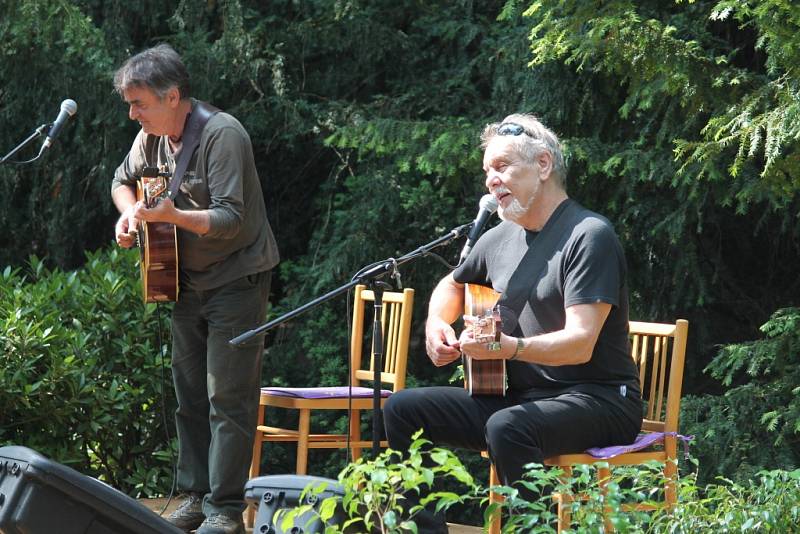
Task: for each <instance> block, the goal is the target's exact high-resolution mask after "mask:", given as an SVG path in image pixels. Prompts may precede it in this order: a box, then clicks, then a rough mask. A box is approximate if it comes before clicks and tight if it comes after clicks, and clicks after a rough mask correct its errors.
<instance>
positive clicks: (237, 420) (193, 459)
mask: <svg viewBox="0 0 800 534" xmlns="http://www.w3.org/2000/svg"><path fill="white" fill-rule="evenodd" d="M114 86H115V89H116V90H117V92H118V93H119V94H120V95H121V96H122V98H123V100H124V101H125V102H126V103H127V104H128V108H129V112H128V114H129V117H130V118H131V120H135V121H137V122H138V123H139V124H140V125H141V130H140V131H139V133H138V134H137V135H136V138H135V139H134V141H133V146H132V147H131V149H130V151H129V152H128V154H127V156H125V159H124V160H123V162H122V164H121V165H120V166H119V167H118V168H117V170H116V172H115V173H114V180H113V183H112V188H111V194H112V198H113V200H114V204H115V205H116V207H117V209H119V211H120V213H121V215H120V217H119V220H118V221H117V223H116V228H115V234H116V240H117V243H118V244H119V245H120V246H122V247H125V248H127V247H131V246H133V245H134V244H135V242H136V229H137V227H138V224H139V222H140V221H145V222H148V223H157V222H163V223H172V224H174V225H175V227H176V228H177V240H178V241H177V247H178V257H179V266H180V269H179V277H178V278H179V286H180V292H179V296H178V300H177V302H176V303H175V307H174V308H173V312H172V374H173V382H174V385H175V395H176V398H177V401H178V408H177V410H176V412H175V418H176V426H177V436H178V466H177V485H178V489H179V490H181V491H182V492H184V493H185V494H186V498H185V500H184V501H183V503H182V504H181V505H180V507H179V508H178V509H177V510H176V511H175V512H173V514H172V515H170V516H169V517H168V520H169V521H170V522H172V523H173V524H175V525H176V526H178V527H180V528H182V529H184V530H185V531H186V532H189V531H191V530H194V529H198V530H197V533H198V534H240V533H244V526H243V522H242V512H243V510H244V500H243V496H244V495H243V494H244V484H245V482H246V481H247V475H248V466H249V464H250V458H251V453H252V445H253V436H254V432H255V427H256V418H257V410H258V396H259V387H260V377H261V355H262V352H263V348H264V347H263V339H262V338H257V339H255V341H253V342H251V343H249V344H247V345H246V346H243V347H232V346H231V345H229V343H228V341H229V340H230V339H231V338H233V337H235V336H237V335H239V334H240V333H242V332H244V331H247V330H251V329H253V328H255V327H257V326H258V325H259V324H261V323H262V322H263V321H264V319H265V316H266V306H267V298H268V296H269V288H270V276H271V270H272V268H274V267H275V265H276V264H277V263H278V249H277V246H276V244H275V238H274V237H273V234H272V230H271V229H270V226H269V223H268V222H267V214H266V208H265V205H264V197H263V194H262V191H261V183H260V180H259V177H258V173H257V172H256V166H255V161H254V158H253V148H252V145H251V143H250V137H249V136H248V134H247V132H246V131H245V129H244V128H243V127H242V125H241V124H240V123H239V121H237V120H236V119H235V118H234V117H232V116H231V115H229V114H227V113H223V112H215V110H214V109H213V108H210V107H208V106H207V105H205V104H203V103H201V102H199V101H197V100H195V99H193V98H190V96H189V75H188V72H187V70H186V67H185V66H184V64H183V62H182V61H181V58H180V56H179V55H178V54H177V53H176V52H175V50H173V49H172V48H171V47H169V46H168V45H164V44H162V45H158V46H156V47H154V48H150V49H148V50H145V51H144V52H141V53H139V54H137V55H135V56H133V57H132V58H130V59H129V60H128V61H126V62H125V64H124V65H122V67H121V68H120V69H119V70H118V71H117V72H116V75H115V77H114ZM201 114H205V115H204V116H205V117H206V119H205V121H204V122H195V123H192V120H191V116H192V115H195V121H197V117H199V116H201ZM190 124H199V125H200V126H197V127H194V126H191V127H190V126H189V125H190ZM189 132H193V133H192V134H190V133H189ZM198 136H199V138H198ZM191 137H194V138H195V139H196V140H197V141H196V142H192V141H186V140H187V139H188V138H191ZM184 141H186V144H185V145H184ZM181 163H183V165H181ZM181 166H182V167H183V168H184V169H185V170H184V171H183V172H182V174H181V176H180V179H179V180H178V181H177V182H176V185H178V186H179V190H178V192H177V195H176V196H174V197H169V198H164V199H163V200H161V201H160V202H159V203H158V204H157V205H155V206H153V207H147V206H146V205H145V204H144V203H142V202H141V201H139V202H137V197H136V181H137V179H139V178H140V177H141V176H142V173H143V171H144V169H145V168H147V167H149V168H155V169H157V170H158V171H159V172H162V173H165V174H168V175H172V174H174V173H175V172H176V167H181ZM176 178H177V177H176Z"/></svg>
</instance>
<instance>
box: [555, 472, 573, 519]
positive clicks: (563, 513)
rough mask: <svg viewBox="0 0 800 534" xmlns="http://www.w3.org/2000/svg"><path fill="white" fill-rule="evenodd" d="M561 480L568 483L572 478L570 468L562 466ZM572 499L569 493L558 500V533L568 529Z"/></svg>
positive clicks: (563, 494)
mask: <svg viewBox="0 0 800 534" xmlns="http://www.w3.org/2000/svg"><path fill="white" fill-rule="evenodd" d="M563 470H564V475H563V478H564V479H565V481H569V479H570V478H571V477H572V467H571V466H564V467H563ZM573 499H574V497H573V496H572V494H571V493H561V494H560V495H559V498H558V511H557V513H558V532H559V534H560V533H561V532H564V531H566V530H569V529H570V526H571V525H570V523H572V501H573Z"/></svg>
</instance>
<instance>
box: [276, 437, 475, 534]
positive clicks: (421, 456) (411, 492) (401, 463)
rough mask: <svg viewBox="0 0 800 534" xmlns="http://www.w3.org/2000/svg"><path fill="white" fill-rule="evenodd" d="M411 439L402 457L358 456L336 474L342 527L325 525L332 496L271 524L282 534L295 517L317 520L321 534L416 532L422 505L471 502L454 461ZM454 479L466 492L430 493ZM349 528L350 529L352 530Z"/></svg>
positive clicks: (465, 476) (471, 486)
mask: <svg viewBox="0 0 800 534" xmlns="http://www.w3.org/2000/svg"><path fill="white" fill-rule="evenodd" d="M420 434H421V431H420V432H417V434H416V435H415V436H414V438H415V439H414V442H413V443H412V444H411V445H410V447H409V450H408V454H407V455H403V454H402V453H400V452H398V451H395V450H392V449H389V450H387V451H384V452H383V453H381V454H380V455H378V457H377V458H375V459H374V460H370V461H365V460H364V459H363V458H359V459H358V460H357V461H356V462H354V463H351V464H350V465H348V466H347V467H345V468H344V470H342V472H341V473H340V474H339V482H340V483H341V485H342V487H343V488H344V492H345V494H344V497H343V498H342V506H343V508H344V511H345V514H346V515H347V516H348V517H349V519H348V520H347V521H345V523H344V524H343V525H333V524H330V522H331V519H332V518H333V517H334V513H335V510H336V507H337V498H336V497H329V498H327V499H325V500H324V501H323V502H322V504H321V506H320V507H319V512H317V511H315V509H314V507H313V505H312V504H307V505H303V506H299V507H297V508H295V509H293V510H289V511H288V512H286V513H285V515H284V514H283V513H281V512H279V513H278V515H277V517H276V523H277V524H279V525H280V526H281V528H282V530H283V531H285V532H288V531H289V530H290V529H291V525H293V524H294V523H295V521H297V520H298V518H300V517H303V516H305V517H310V518H312V519H313V518H314V517H315V516H316V517H319V519H321V520H322V522H323V523H325V524H326V525H327V526H326V529H325V534H341V533H343V532H381V533H385V534H389V533H392V534H394V533H401V532H417V525H416V523H415V521H414V518H415V516H416V515H417V514H418V513H419V512H420V511H421V510H422V509H423V507H426V508H428V509H432V510H435V511H437V512H439V511H444V510H447V509H448V508H450V507H451V506H453V505H454V504H456V503H461V504H464V503H470V502H471V503H477V501H478V497H477V495H478V491H479V488H478V487H477V486H476V485H475V483H474V482H473V479H472V476H471V475H470V474H469V473H468V472H467V470H466V469H465V468H464V465H463V464H462V463H461V461H460V460H459V459H458V457H457V456H456V455H455V454H453V453H452V452H450V451H449V450H447V449H443V448H438V447H437V448H432V449H431V448H430V447H429V445H430V442H429V441H427V440H424V439H421V438H419V435H420ZM447 478H450V479H454V480H456V481H458V483H459V485H460V486H461V488H462V489H465V490H466V491H465V492H463V493H462V494H460V495H459V494H458V493H455V492H451V491H434V490H433V488H434V485H436V486H438V485H440V483H441V482H442V481H444V480H445V479H447ZM322 490H324V487H318V488H311V487H307V488H306V489H305V490H304V492H303V493H304V494H303V496H301V498H300V502H308V499H306V498H305V495H306V494H308V493H309V492H316V493H319V492H321V491H322ZM353 529H355V530H353Z"/></svg>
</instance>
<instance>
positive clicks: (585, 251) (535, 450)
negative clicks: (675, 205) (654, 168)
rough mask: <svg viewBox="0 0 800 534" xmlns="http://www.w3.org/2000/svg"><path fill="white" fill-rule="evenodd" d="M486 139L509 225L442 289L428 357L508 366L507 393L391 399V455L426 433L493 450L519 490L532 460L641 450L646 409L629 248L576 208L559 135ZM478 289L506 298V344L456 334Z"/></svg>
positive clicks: (523, 132) (509, 120)
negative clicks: (598, 450) (626, 447)
mask: <svg viewBox="0 0 800 534" xmlns="http://www.w3.org/2000/svg"><path fill="white" fill-rule="evenodd" d="M481 141H482V147H483V148H484V150H485V151H484V157H483V170H484V172H485V173H486V187H487V189H488V190H489V193H491V194H492V195H494V196H495V197H496V198H497V201H498V204H499V208H498V212H499V215H500V218H501V219H502V220H503V221H502V222H501V223H500V224H499V225H497V226H496V227H494V228H492V229H490V230H488V231H487V232H486V233H485V234H484V235H483V236H481V238H480V239H479V240H478V241H477V243H476V244H475V247H474V248H473V250H472V251H471V253H470V254H469V255H468V256H467V258H466V260H465V261H464V263H463V264H461V265H460V266H459V267H458V268H456V270H455V271H453V272H452V273H451V274H448V275H447V276H445V277H444V278H443V279H442V280H441V281H440V282H439V284H438V285H437V286H436V288H435V289H434V291H433V294H432V295H431V299H430V303H429V308H428V319H427V322H426V329H425V330H426V349H427V353H428V356H429V357H430V359H431V361H432V362H433V364H434V365H436V366H443V365H447V364H449V363H452V362H454V361H456V360H459V358H460V356H461V353H462V352H463V353H464V354H466V355H468V356H470V357H472V358H474V359H502V360H505V361H506V369H507V377H508V390H507V392H506V394H505V396H502V395H496V396H484V395H470V393H469V392H468V391H467V390H466V389H464V388H461V387H447V386H442V387H428V388H417V389H406V390H403V391H400V392H398V393H395V394H394V395H392V396H391V397H390V398H389V400H388V402H387V404H386V407H385V409H384V420H385V426H386V434H387V438H388V440H389V445H390V447H391V448H393V449H397V450H407V448H408V446H409V444H410V443H411V436H412V435H413V434H414V433H415V432H416V431H417V430H419V429H420V428H421V429H423V437H424V438H427V439H428V440H430V441H432V442H433V444H434V445H441V446H452V447H462V448H467V449H472V450H488V452H489V456H490V458H491V460H492V462H493V463H494V465H495V467H496V469H497V473H498V475H499V477H500V480H501V482H502V483H503V484H504V485H514V484H516V483H517V482H518V481H519V480H521V479H522V478H523V474H524V472H525V470H524V466H525V465H526V464H528V463H531V462H537V463H542V462H543V460H544V459H545V458H547V457H549V456H553V455H557V454H566V453H577V452H582V451H584V450H586V449H587V448H590V447H602V446H607V445H615V444H625V443H631V442H633V441H634V439H635V438H636V436H637V434H638V432H639V430H640V427H641V422H642V403H641V397H640V392H639V380H638V374H637V370H636V367H635V365H634V363H633V360H632V358H631V356H630V351H629V346H628V289H627V284H626V265H625V257H624V254H623V251H622V247H621V245H620V242H619V239H618V238H617V235H616V233H615V232H614V229H613V227H612V225H611V224H610V223H609V221H608V220H607V219H605V218H604V217H602V216H601V215H598V214H596V213H593V212H591V211H589V210H588V209H586V208H584V207H582V206H581V205H580V204H578V203H577V202H576V201H574V200H572V199H570V198H569V197H568V195H567V192H566V187H565V180H566V169H565V166H564V157H563V155H562V150H561V145H560V143H559V141H558V137H557V136H556V135H555V134H554V133H553V132H552V131H550V130H549V129H548V128H546V127H545V126H544V125H542V124H541V123H540V122H539V121H538V120H537V119H536V118H535V117H533V116H531V115H527V114H515V115H510V116H508V117H506V118H505V119H504V120H503V121H502V122H500V123H494V124H490V125H488V126H486V128H485V129H484V131H483V134H482V136H481ZM467 283H469V284H478V285H483V286H488V287H491V288H492V289H494V290H495V291H497V292H499V293H500V294H501V296H500V299H499V301H498V304H499V307H500V309H501V316H502V318H503V321H502V334H501V335H500V338H499V343H493V342H490V343H483V342H478V341H476V340H475V339H474V337H473V333H472V329H470V328H465V329H464V331H463V332H462V333H461V335H460V336H457V335H456V332H455V330H454V329H453V327H452V326H451V324H452V323H454V322H455V321H456V320H457V319H458V318H459V317H461V315H462V313H463V310H464V291H465V284H467ZM464 321H465V324H466V325H470V324H471V323H472V322H473V321H474V319H473V318H471V317H465V318H464ZM518 487H519V489H520V490H521V494H522V495H523V496H524V497H526V498H529V499H532V498H535V497H536V496H535V495H533V494H531V492H530V491H528V490H526V489H525V488H524V487H522V486H521V485H519V486H518ZM420 523H421V525H420V526H421V527H422V528H421V530H420V531H421V532H426V533H439V532H447V527H446V524H445V523H444V521H443V519H441V518H432V517H430V516H428V515H421V516H420Z"/></svg>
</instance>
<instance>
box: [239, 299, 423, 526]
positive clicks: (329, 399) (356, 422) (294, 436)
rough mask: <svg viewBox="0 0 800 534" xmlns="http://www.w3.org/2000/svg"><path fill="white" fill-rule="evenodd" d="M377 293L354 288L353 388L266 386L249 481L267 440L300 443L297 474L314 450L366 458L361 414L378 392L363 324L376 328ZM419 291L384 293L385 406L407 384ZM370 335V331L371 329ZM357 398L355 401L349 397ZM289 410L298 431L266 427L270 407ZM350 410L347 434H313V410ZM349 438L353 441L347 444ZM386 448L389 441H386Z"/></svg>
mask: <svg viewBox="0 0 800 534" xmlns="http://www.w3.org/2000/svg"><path fill="white" fill-rule="evenodd" d="M374 301H375V294H374V293H373V292H372V291H370V290H367V289H366V288H365V287H364V286H363V285H358V286H356V288H355V296H354V305H353V322H352V329H351V332H350V369H351V384H352V388H350V387H348V386H341V387H335V388H330V387H327V388H326V387H319V388H269V387H267V388H262V389H261V397H260V400H259V406H258V426H257V427H256V436H255V440H254V442H253V459H252V462H251V464H250V478H255V477H257V476H258V475H259V469H260V463H261V449H262V445H263V443H264V442H265V441H289V442H296V443H297V462H296V466H295V470H296V472H297V474H298V475H305V474H306V470H307V465H308V450H309V449H334V448H347V447H349V448H350V451H351V454H352V458H353V460H356V459H357V458H359V457H360V456H361V449H362V448H370V447H372V441H371V440H369V441H368V440H362V439H361V421H360V415H361V411H362V410H369V409H372V406H373V398H372V397H373V389H372V387H363V386H361V384H362V383H363V382H365V381H370V382H371V381H372V379H373V369H374V368H373V364H374V354H372V351H371V350H370V352H371V354H372V355H371V357H370V358H369V362H368V363H369V365H368V366H367V367H366V368H363V369H362V349H363V343H364V332H365V330H364V324H365V322H366V323H368V325H370V326H371V325H372V314H371V313H370V314H368V313H366V307H367V304H369V305H370V307H372V303H374ZM413 303H414V290H413V289H409V288H407V289H404V290H403V291H402V292H390V291H386V292H384V293H383V313H382V316H381V325H382V332H383V342H384V343H383V347H384V350H383V369H382V372H381V383H382V384H385V385H388V386H389V388H390V389H388V390H387V389H384V390H382V393H381V395H382V399H381V406H383V404H384V403H385V402H386V398H388V397H389V395H391V394H392V393H393V392H395V391H400V390H401V389H403V388H404V387H405V383H406V361H407V356H408V340H409V336H410V332H411V315H412V312H413V308H414V305H413ZM367 331H370V330H367ZM351 395H352V398H349V397H350V396H351ZM267 407H271V408H286V409H291V410H298V411H299V423H298V428H297V429H286V428H278V427H274V426H269V425H267V424H266V420H265V415H266V408H267ZM348 407H349V408H350V409H351V412H350V427H349V436H348V434H312V433H311V428H310V426H311V411H312V410H347V409H348ZM348 438H349V440H348ZM381 446H383V447H386V446H388V444H387V443H386V441H382V442H381ZM252 511H253V510H252V508H251V509H250V512H249V513H248V525H249V526H252Z"/></svg>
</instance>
